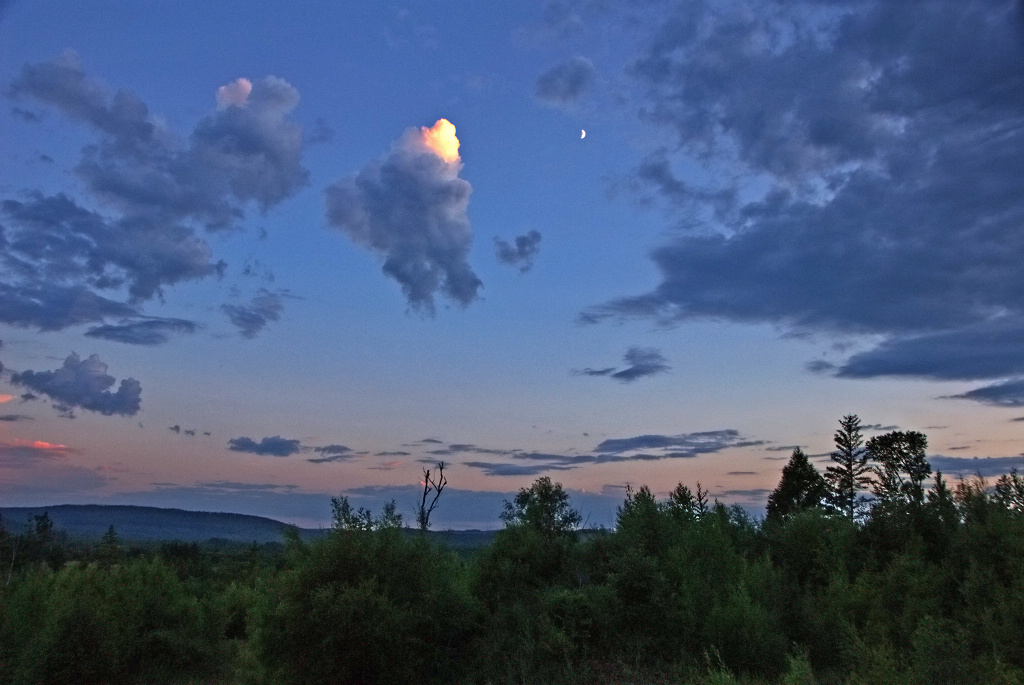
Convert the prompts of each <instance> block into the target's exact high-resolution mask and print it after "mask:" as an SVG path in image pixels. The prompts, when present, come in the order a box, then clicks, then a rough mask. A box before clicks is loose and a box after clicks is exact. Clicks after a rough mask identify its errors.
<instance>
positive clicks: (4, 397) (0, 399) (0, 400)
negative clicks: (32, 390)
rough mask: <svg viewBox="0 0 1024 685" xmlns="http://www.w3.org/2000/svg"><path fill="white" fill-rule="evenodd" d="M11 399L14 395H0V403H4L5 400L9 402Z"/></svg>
mask: <svg viewBox="0 0 1024 685" xmlns="http://www.w3.org/2000/svg"><path fill="white" fill-rule="evenodd" d="M13 399H14V395H7V394H3V395H0V404H4V403H5V402H10V401H11V400H13Z"/></svg>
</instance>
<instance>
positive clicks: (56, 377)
mask: <svg viewBox="0 0 1024 685" xmlns="http://www.w3.org/2000/svg"><path fill="white" fill-rule="evenodd" d="M11 383H13V384H14V385H21V386H24V387H26V388H31V389H32V390H35V391H36V392H39V393H42V394H44V395H46V396H48V397H50V398H51V399H53V400H55V403H54V407H55V408H56V409H57V410H58V411H60V412H62V413H63V414H65V415H70V414H71V410H72V409H74V408H75V407H79V408H81V409H86V410H88V411H93V412H97V413H99V414H103V415H105V416H111V415H113V414H120V415H122V416H134V415H135V414H138V413H139V408H140V406H141V402H142V385H141V384H140V383H139V382H138V381H137V380H135V379H134V378H125V379H123V380H122V381H121V384H120V385H119V386H118V388H117V391H116V392H110V390H109V388H111V387H113V385H114V383H115V379H114V377H113V376H111V375H109V374H107V365H106V364H104V363H103V362H102V361H101V360H100V358H99V355H95V354H94V355H91V356H90V357H89V358H88V359H85V360H82V359H80V358H79V356H78V355H77V354H75V353H74V352H72V353H71V354H70V355H68V358H67V359H65V360H64V365H63V366H61V368H59V369H57V370H56V371H22V372H20V373H14V374H12V375H11Z"/></svg>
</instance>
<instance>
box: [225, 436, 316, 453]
mask: <svg viewBox="0 0 1024 685" xmlns="http://www.w3.org/2000/svg"><path fill="white" fill-rule="evenodd" d="M228 449H230V450H231V451H232V452H248V453H250V454H259V455H263V456H271V457H289V456H291V455H293V454H295V453H296V452H301V451H302V450H303V447H302V444H301V441H299V440H289V439H287V438H282V437H281V436H280V435H274V436H272V437H269V438H262V439H261V440H260V441H259V442H256V441H255V440H253V439H252V438H247V437H245V436H243V437H240V438H231V439H230V440H228Z"/></svg>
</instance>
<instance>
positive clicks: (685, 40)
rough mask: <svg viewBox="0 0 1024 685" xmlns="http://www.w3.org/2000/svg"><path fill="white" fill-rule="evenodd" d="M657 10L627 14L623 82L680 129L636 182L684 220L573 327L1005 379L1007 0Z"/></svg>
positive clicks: (1010, 302) (1016, 99)
mask: <svg viewBox="0 0 1024 685" xmlns="http://www.w3.org/2000/svg"><path fill="white" fill-rule="evenodd" d="M624 7H625V6H624ZM658 7H659V11H657V12H655V11H651V8H650V6H645V8H644V10H643V11H640V10H636V11H635V12H634V13H633V16H632V17H631V19H632V20H634V21H635V26H637V27H638V31H637V34H636V35H640V36H645V37H644V38H642V44H641V45H639V46H637V50H636V51H635V54H637V55H638V57H637V58H636V59H634V60H633V61H631V62H630V63H629V64H628V65H626V67H627V72H626V73H627V75H628V76H627V78H628V80H629V84H628V85H629V86H630V87H632V88H633V94H634V96H635V97H634V98H633V99H631V100H630V101H631V102H639V103H640V108H641V115H642V117H643V119H644V120H646V121H647V122H650V123H653V124H654V125H656V126H660V127H662V128H663V129H664V130H665V131H667V132H670V133H671V134H673V135H674V136H675V141H674V145H671V146H668V147H666V148H664V149H660V150H657V151H654V152H653V153H652V155H651V157H650V158H649V159H648V161H647V163H646V165H643V166H641V168H640V170H639V172H638V175H637V179H636V180H637V182H638V183H640V184H642V185H644V186H645V187H646V188H648V189H649V191H650V192H651V193H652V195H653V196H655V197H657V198H659V199H660V202H661V204H662V205H663V206H664V207H665V208H666V209H667V210H668V211H670V212H671V213H672V214H673V216H674V218H675V219H676V223H678V224H679V225H680V226H682V227H683V228H684V231H683V232H681V233H680V234H679V235H678V236H677V237H676V238H674V239H673V240H671V241H669V242H668V243H666V244H664V245H662V246H661V247H658V248H657V249H655V250H654V251H653V252H652V254H651V257H652V259H653V261H654V263H655V265H656V266H657V268H658V270H659V272H660V274H661V282H660V284H659V285H658V286H657V287H656V288H654V289H653V290H652V291H650V292H648V293H644V294H639V295H636V296H632V297H624V298H620V299H617V300H614V301H611V302H607V303H605V304H603V305H599V306H597V307H594V308H592V309H589V310H587V311H585V312H584V313H583V315H582V320H584V321H597V320H601V319H604V318H608V317H612V318H622V317H640V318H645V319H656V320H661V321H668V322H678V321H684V320H690V319H700V318H714V319H726V320H731V321H734V322H749V323H756V322H768V323H773V324H777V325H781V326H784V327H787V328H789V329H790V330H804V331H808V330H810V331H821V332H826V333H838V334H861V333H870V334H881V335H883V336H886V337H887V340H886V342H883V343H882V345H881V346H880V347H879V348H877V349H875V350H872V351H869V352H866V353H863V354H861V355H855V357H854V358H852V359H851V360H850V361H849V362H848V363H847V364H846V365H845V366H841V367H840V372H839V375H841V376H844V377H854V376H857V377H868V376H872V375H882V374H900V375H919V376H925V377H931V378H934V377H956V378H964V377H974V378H993V379H994V378H999V377H1005V376H1008V375H1016V374H1019V373H1022V371H1021V370H1020V367H1021V359H1022V356H1021V355H1020V353H1019V349H1020V347H1019V345H1018V344H1016V342H1015V341H1017V340H1019V338H1020V331H1021V330H1024V326H1022V325H1020V324H1019V322H1020V321H1021V320H1024V242H1022V241H1020V240H1019V227H1020V226H1021V225H1022V223H1024V50H1021V43H1022V36H1021V12H1022V8H1021V5H1020V4H1019V3H1013V2H990V1H988V0H935V1H934V2H929V3H927V5H924V6H922V5H919V4H913V3H891V2H884V1H883V0H864V1H863V2H856V3H847V2H822V3H814V4H811V3H789V2H784V1H782V0H777V1H772V0H769V2H767V3H764V2H761V1H760V0H758V1H756V2H755V1H754V0H740V1H739V2H731V3H719V2H714V1H712V0H703V1H701V0H698V1H696V2H687V3H662V4H658ZM620 9H622V11H632V10H628V9H623V8H612V10H611V11H613V12H618V11H619V10H620ZM615 18H616V20H619V19H621V17H619V16H618V15H615ZM643 27H646V29H644V28H643ZM694 168H697V169H700V170H701V173H694V172H692V171H691V170H692V169H694ZM723 170H727V171H723ZM1005 322H1018V323H1012V324H1011V323H1005ZM986 336H988V337H989V339H988V340H987V341H984V343H985V344H984V346H983V347H981V348H978V349H974V350H972V349H971V347H970V342H969V340H970V339H971V338H985V337H986ZM911 349H915V350H920V351H922V353H923V354H922V355H921V356H919V357H917V358H915V356H914V355H913V354H912V353H911ZM944 357H948V361H946V360H945V359H944Z"/></svg>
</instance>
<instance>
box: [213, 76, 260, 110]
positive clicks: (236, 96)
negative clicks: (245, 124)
mask: <svg viewBox="0 0 1024 685" xmlns="http://www.w3.org/2000/svg"><path fill="white" fill-rule="evenodd" d="M251 92H252V81H250V80H249V79H247V78H238V79H235V80H234V81H232V82H231V83H228V84H226V85H223V86H221V87H220V88H218V89H217V108H218V109H225V108H227V107H230V106H232V105H233V106H235V107H244V106H245V105H246V101H247V100H248V99H249V94H250V93H251Z"/></svg>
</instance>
